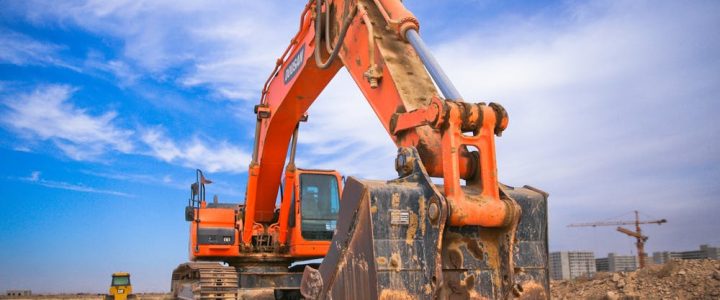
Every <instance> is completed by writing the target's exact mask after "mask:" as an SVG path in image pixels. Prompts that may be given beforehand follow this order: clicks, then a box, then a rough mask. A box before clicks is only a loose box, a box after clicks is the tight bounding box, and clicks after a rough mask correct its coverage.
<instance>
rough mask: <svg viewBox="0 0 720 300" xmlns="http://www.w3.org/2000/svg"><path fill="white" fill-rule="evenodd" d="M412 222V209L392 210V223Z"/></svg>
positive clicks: (404, 223) (405, 223) (403, 223)
mask: <svg viewBox="0 0 720 300" xmlns="http://www.w3.org/2000/svg"><path fill="white" fill-rule="evenodd" d="M409 223H410V211H407V210H401V209H391V210H390V224H392V225H407V224H409Z"/></svg>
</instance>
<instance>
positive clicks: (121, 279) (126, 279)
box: [112, 276, 130, 286]
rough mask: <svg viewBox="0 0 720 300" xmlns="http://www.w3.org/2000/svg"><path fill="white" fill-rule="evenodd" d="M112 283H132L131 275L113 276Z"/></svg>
mask: <svg viewBox="0 0 720 300" xmlns="http://www.w3.org/2000/svg"><path fill="white" fill-rule="evenodd" d="M112 285H114V286H119V285H130V277H129V276H113V279H112Z"/></svg>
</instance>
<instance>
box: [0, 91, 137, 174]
mask: <svg viewBox="0 0 720 300" xmlns="http://www.w3.org/2000/svg"><path fill="white" fill-rule="evenodd" d="M73 92H74V89H73V88H71V87H69V86H66V85H47V86H41V87H38V88H36V89H35V90H34V91H33V92H30V93H24V94H15V95H10V96H5V97H4V98H3V101H2V103H3V104H4V105H5V106H6V107H7V109H6V110H5V111H4V114H5V116H4V117H3V118H2V121H0V122H2V124H3V125H4V126H5V127H7V128H9V129H11V130H13V131H15V132H17V133H19V134H20V135H25V136H26V137H27V138H37V139H40V140H46V141H52V142H53V143H54V144H55V145H57V146H58V148H60V149H61V150H62V151H63V152H64V153H65V154H66V155H68V156H70V157H71V158H73V159H77V160H85V159H93V158H96V157H97V156H99V155H100V154H103V153H104V152H105V151H107V150H108V149H111V150H115V151H119V152H122V153H129V152H130V151H132V150H133V143H132V141H131V139H130V136H131V134H132V131H131V130H127V129H122V128H120V127H119V126H117V125H115V124H114V123H115V122H116V117H117V113H116V112H114V111H108V112H105V113H102V114H100V115H92V114H90V113H88V111H87V110H85V109H82V108H79V107H76V106H75V105H74V104H73V103H72V102H70V101H69V99H70V97H71V96H72V94H73Z"/></svg>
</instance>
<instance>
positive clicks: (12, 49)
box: [0, 28, 79, 71]
mask: <svg viewBox="0 0 720 300" xmlns="http://www.w3.org/2000/svg"><path fill="white" fill-rule="evenodd" d="M63 49H64V47H63V46H61V45H56V44H53V43H47V42H40V41H37V40H35V39H33V38H31V37H29V36H27V35H24V34H21V33H17V32H14V31H10V30H7V29H3V28H0V64H3V63H6V64H8V63H9V64H15V65H21V66H26V65H41V66H45V65H53V66H59V67H63V68H68V69H71V70H74V71H78V70H79V68H78V67H76V66H73V65H72V64H69V63H67V62H66V61H64V60H62V59H61V58H60V54H59V52H60V51H61V50H63Z"/></svg>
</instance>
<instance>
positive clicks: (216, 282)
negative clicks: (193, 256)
mask: <svg viewBox="0 0 720 300" xmlns="http://www.w3.org/2000/svg"><path fill="white" fill-rule="evenodd" d="M172 293H173V297H174V298H175V299H183V300H221V299H237V297H238V275H237V272H236V271H235V268H234V267H230V266H223V265H221V264H219V263H217V262H188V263H184V264H182V265H180V266H178V267H177V268H176V269H175V271H173V277H172Z"/></svg>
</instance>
